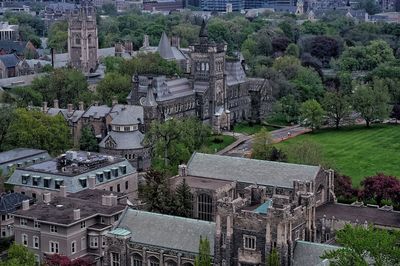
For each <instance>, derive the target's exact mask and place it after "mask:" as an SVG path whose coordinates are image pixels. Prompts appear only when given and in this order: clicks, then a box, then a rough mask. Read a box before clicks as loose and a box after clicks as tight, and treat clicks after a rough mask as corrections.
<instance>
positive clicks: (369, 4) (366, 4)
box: [358, 0, 381, 15]
mask: <svg viewBox="0 0 400 266" xmlns="http://www.w3.org/2000/svg"><path fill="white" fill-rule="evenodd" d="M358 8H359V9H365V11H367V13H368V14H369V15H374V14H376V13H379V12H380V10H381V9H380V7H379V4H378V3H377V2H376V1H375V0H361V1H359V2H358Z"/></svg>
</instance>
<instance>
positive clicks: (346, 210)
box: [316, 203, 400, 228]
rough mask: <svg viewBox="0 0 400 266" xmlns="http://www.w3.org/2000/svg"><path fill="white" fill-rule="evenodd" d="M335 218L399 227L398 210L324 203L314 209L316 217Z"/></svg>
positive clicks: (399, 214) (399, 216)
mask: <svg viewBox="0 0 400 266" xmlns="http://www.w3.org/2000/svg"><path fill="white" fill-rule="evenodd" d="M324 215H326V218H328V219H330V218H332V216H335V219H339V220H344V221H351V222H355V221H356V220H358V222H359V223H364V222H365V221H367V222H368V223H372V224H374V225H380V226H388V227H397V228H400V212H397V211H385V210H380V209H377V208H372V207H357V206H352V205H347V204H338V203H336V204H333V203H332V204H325V205H322V206H320V207H318V208H317V209H316V219H322V217H323V216H324Z"/></svg>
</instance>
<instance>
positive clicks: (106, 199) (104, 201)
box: [101, 195, 112, 206]
mask: <svg viewBox="0 0 400 266" xmlns="http://www.w3.org/2000/svg"><path fill="white" fill-rule="evenodd" d="M101 205H103V206H112V205H111V198H110V196H109V195H102V196H101Z"/></svg>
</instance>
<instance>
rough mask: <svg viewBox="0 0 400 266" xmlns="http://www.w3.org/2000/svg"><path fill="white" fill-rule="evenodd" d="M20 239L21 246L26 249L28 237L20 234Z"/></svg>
mask: <svg viewBox="0 0 400 266" xmlns="http://www.w3.org/2000/svg"><path fill="white" fill-rule="evenodd" d="M21 237H22V245H24V246H25V247H27V246H28V235H26V234H22V235H21Z"/></svg>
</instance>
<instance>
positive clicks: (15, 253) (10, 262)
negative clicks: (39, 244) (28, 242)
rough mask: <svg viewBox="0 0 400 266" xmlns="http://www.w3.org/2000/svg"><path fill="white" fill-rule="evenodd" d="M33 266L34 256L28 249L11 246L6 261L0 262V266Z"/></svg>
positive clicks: (20, 246)
mask: <svg viewBox="0 0 400 266" xmlns="http://www.w3.org/2000/svg"><path fill="white" fill-rule="evenodd" d="M20 265H24V266H35V265H36V260H35V255H34V254H33V253H32V252H30V251H29V249H28V248H26V247H24V246H22V245H18V244H15V243H14V244H12V246H11V247H10V248H9V250H8V256H7V260H5V261H0V266H20Z"/></svg>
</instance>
